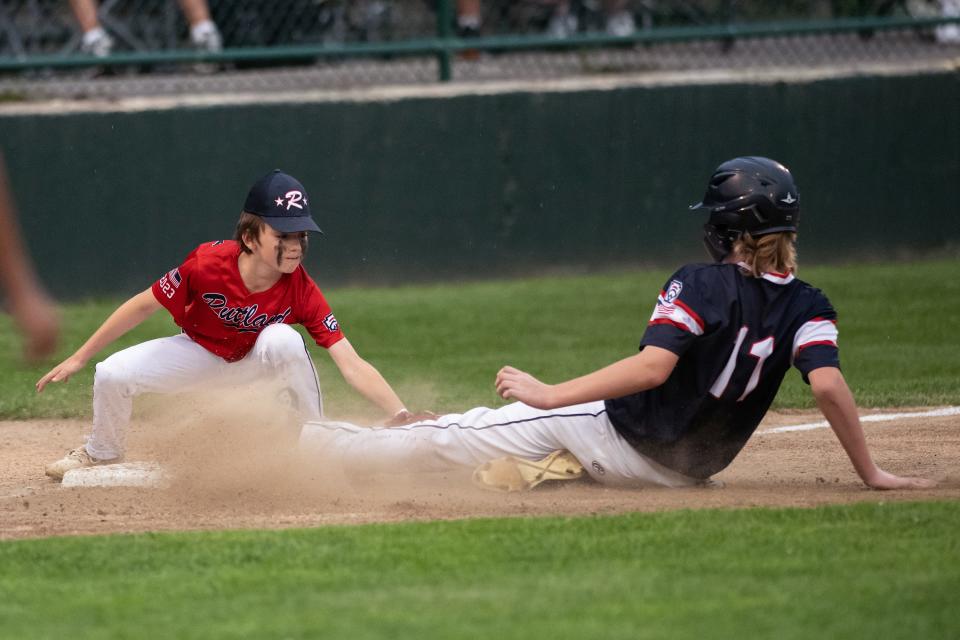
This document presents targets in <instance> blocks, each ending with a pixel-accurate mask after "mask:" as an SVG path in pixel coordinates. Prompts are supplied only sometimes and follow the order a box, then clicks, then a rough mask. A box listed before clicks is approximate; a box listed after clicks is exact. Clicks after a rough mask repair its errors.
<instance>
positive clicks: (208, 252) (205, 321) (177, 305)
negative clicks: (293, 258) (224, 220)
mask: <svg viewBox="0 0 960 640" xmlns="http://www.w3.org/2000/svg"><path fill="white" fill-rule="evenodd" d="M239 255H240V245H239V244H237V243H236V242H235V241H233V240H219V241H217V242H208V243H205V244H202V245H200V246H199V247H197V248H196V249H194V250H193V252H191V253H190V255H189V256H187V259H186V260H184V262H183V264H181V265H180V266H179V267H176V268H174V269H172V270H170V271H169V272H167V273H166V274H164V275H163V277H161V278H160V279H159V280H157V281H156V282H154V283H153V288H152V289H153V295H154V296H155V297H156V298H157V300H158V301H159V302H160V304H162V305H163V306H164V307H166V309H167V311H169V312H170V315H172V316H173V320H174V322H176V323H177V325H178V326H179V327H180V328H181V329H183V332H184V333H186V334H187V335H188V336H190V337H191V338H192V339H193V340H194V341H195V342H196V343H197V344H199V345H201V346H202V347H204V348H205V349H207V351H210V352H211V353H214V354H216V355H218V356H220V357H221V358H223V359H224V360H226V361H227V362H235V361H237V360H240V359H241V358H243V357H244V356H245V355H247V353H249V352H250V349H252V348H253V345H254V343H255V342H256V341H257V336H258V335H259V334H260V332H261V331H262V330H263V328H264V327H266V326H268V325H271V324H276V323H280V322H283V323H285V324H302V325H303V326H304V327H306V329H307V331H308V332H309V333H310V335H311V336H312V337H313V339H314V340H316V341H317V344H318V345H320V346H321V347H324V348H329V347H331V346H332V345H333V344H335V343H336V342H338V341H339V340H341V339H342V338H343V332H341V331H340V326H339V324H338V323H337V319H336V318H335V317H334V316H333V313H332V312H331V311H330V305H328V304H327V301H326V300H325V299H324V297H323V293H321V292H320V288H319V287H317V285H316V283H315V282H314V281H313V280H312V279H311V278H310V276H308V275H307V272H306V271H305V270H304V268H303V265H300V266H299V267H297V270H296V271H294V272H293V273H285V274H283V275H281V276H280V280H279V281H277V283H276V284H275V285H273V286H272V287H270V288H269V289H267V290H266V291H260V292H259V293H250V292H249V291H248V290H247V287H246V286H245V285H244V284H243V279H242V278H241V277H240V269H239V267H238V266H237V257H238V256H239Z"/></svg>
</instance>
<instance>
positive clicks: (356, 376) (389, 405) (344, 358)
mask: <svg viewBox="0 0 960 640" xmlns="http://www.w3.org/2000/svg"><path fill="white" fill-rule="evenodd" d="M327 353H329V354H330V357H331V358H332V359H333V362H334V363H335V364H336V365H337V368H338V369H340V374H341V375H342V376H343V379H344V380H346V381H347V383H348V384H349V385H350V386H351V387H353V388H354V389H356V390H357V391H359V392H360V394H361V395H363V396H364V397H365V398H366V399H367V400H369V401H370V402H372V403H374V404H376V405H377V406H379V407H381V408H382V409H383V410H384V411H386V412H387V414H388V415H390V416H396V415H397V414H398V413H400V412H401V411H404V406H403V402H401V401H400V398H399V397H398V396H397V394H396V392H394V390H393V387H391V386H390V384H389V383H388V382H387V381H386V380H385V379H384V377H383V376H382V375H380V372H379V371H377V369H376V367H374V366H373V365H372V364H370V363H369V362H367V361H366V360H364V359H363V358H361V357H360V354H358V353H357V352H356V350H355V349H354V348H353V345H352V344H350V341H349V340H347V339H346V338H344V339H343V340H340V341H339V342H337V343H336V344H334V345H333V346H332V347H330V348H329V349H327Z"/></svg>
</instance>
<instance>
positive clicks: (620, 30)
mask: <svg viewBox="0 0 960 640" xmlns="http://www.w3.org/2000/svg"><path fill="white" fill-rule="evenodd" d="M606 29H607V34H608V35H611V36H617V37H618V38H623V37H626V36H629V35H633V32H634V31H636V30H637V23H636V22H634V20H633V14H632V13H630V12H629V11H618V12H616V13H614V14H611V15H609V16H607V27H606Z"/></svg>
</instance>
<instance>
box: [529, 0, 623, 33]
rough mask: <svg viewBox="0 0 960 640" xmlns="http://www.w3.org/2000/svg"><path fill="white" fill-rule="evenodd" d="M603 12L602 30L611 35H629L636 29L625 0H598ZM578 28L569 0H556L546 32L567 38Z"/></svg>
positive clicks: (577, 21)
mask: <svg viewBox="0 0 960 640" xmlns="http://www.w3.org/2000/svg"><path fill="white" fill-rule="evenodd" d="M599 4H600V6H601V8H602V11H603V14H604V30H605V31H606V32H607V34H608V35H611V36H619V37H624V36H629V35H630V34H632V33H633V32H634V31H636V29H637V25H636V22H635V21H634V19H633V14H632V13H630V10H629V9H628V7H627V0H600V2H599ZM579 28H580V19H579V18H578V17H577V12H576V11H574V10H573V8H572V7H571V1H570V0H556V6H555V7H554V10H553V15H552V16H551V17H550V22H549V23H548V25H547V33H548V34H549V35H551V36H553V37H555V38H568V37H570V36H572V35H573V34H575V33H576V32H577V31H578V30H579Z"/></svg>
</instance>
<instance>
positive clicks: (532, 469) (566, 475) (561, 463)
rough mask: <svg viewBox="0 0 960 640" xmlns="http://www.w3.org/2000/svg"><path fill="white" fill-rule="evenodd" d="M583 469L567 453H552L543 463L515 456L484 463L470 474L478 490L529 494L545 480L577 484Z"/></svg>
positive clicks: (570, 454) (560, 451) (562, 451)
mask: <svg viewBox="0 0 960 640" xmlns="http://www.w3.org/2000/svg"><path fill="white" fill-rule="evenodd" d="M583 474H584V472H583V465H581V464H580V461H579V460H577V459H576V458H575V457H573V454H572V453H570V452H569V451H564V450H562V449H561V450H559V451H554V452H553V453H551V454H550V455H548V456H547V457H545V458H543V459H542V460H524V459H522V458H515V457H514V456H506V457H503V458H497V459H496V460H491V461H489V462H484V463H483V464H481V465H480V466H479V467H477V468H476V469H475V470H474V472H473V483H474V484H475V485H476V486H478V487H480V488H481V489H490V490H491V491H501V492H504V493H512V492H514V491H529V490H530V489H533V488H534V487H536V486H537V485H539V484H540V483H541V482H545V481H547V480H577V479H578V478H582V477H583Z"/></svg>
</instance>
